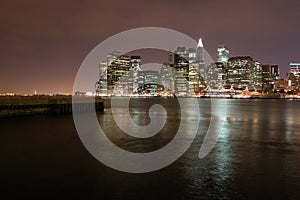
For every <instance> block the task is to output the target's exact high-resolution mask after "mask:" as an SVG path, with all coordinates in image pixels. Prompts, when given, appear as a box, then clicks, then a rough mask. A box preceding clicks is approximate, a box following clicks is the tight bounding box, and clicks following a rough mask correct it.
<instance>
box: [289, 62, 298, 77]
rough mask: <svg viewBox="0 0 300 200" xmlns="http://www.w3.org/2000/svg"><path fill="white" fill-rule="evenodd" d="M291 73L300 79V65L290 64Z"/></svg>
mask: <svg viewBox="0 0 300 200" xmlns="http://www.w3.org/2000/svg"><path fill="white" fill-rule="evenodd" d="M289 67H290V73H293V74H294V75H295V76H296V77H297V78H298V79H299V78H300V63H299V62H298V63H296V62H292V63H290V64H289Z"/></svg>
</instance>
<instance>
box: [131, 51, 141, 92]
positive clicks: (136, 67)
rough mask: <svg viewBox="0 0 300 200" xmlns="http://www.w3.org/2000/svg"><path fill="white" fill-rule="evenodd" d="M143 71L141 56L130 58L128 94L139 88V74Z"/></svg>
mask: <svg viewBox="0 0 300 200" xmlns="http://www.w3.org/2000/svg"><path fill="white" fill-rule="evenodd" d="M139 71H142V62H141V57H140V56H131V57H130V68H129V72H128V92H129V93H133V92H136V91H137V88H138V72H139Z"/></svg>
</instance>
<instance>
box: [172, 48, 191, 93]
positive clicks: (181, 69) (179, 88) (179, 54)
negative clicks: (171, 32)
mask: <svg viewBox="0 0 300 200" xmlns="http://www.w3.org/2000/svg"><path fill="white" fill-rule="evenodd" d="M188 57H189V52H188V51H187V50H186V49H185V47H178V48H177V50H176V51H175V54H174V80H175V93H176V94H177V95H179V96H186V95H187V93H188V89H189V61H188Z"/></svg>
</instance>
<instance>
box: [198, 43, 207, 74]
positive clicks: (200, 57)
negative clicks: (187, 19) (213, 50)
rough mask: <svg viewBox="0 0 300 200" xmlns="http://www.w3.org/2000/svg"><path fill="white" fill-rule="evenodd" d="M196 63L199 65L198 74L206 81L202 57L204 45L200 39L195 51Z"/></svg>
mask: <svg viewBox="0 0 300 200" xmlns="http://www.w3.org/2000/svg"><path fill="white" fill-rule="evenodd" d="M196 53H197V54H196V55H197V62H198V64H199V73H200V75H201V76H202V77H203V78H204V79H206V67H205V57H204V45H203V42H202V39H201V38H200V39H199V41H198V45H197V50H196Z"/></svg>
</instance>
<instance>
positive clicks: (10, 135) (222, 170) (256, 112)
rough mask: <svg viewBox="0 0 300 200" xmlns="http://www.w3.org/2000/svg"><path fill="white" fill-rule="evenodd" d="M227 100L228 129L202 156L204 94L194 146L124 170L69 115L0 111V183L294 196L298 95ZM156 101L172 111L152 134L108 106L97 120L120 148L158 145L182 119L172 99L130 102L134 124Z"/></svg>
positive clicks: (51, 189)
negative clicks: (161, 162) (95, 151)
mask: <svg viewBox="0 0 300 200" xmlns="http://www.w3.org/2000/svg"><path fill="white" fill-rule="evenodd" d="M226 101H227V114H226V120H225V122H224V127H223V131H222V132H221V133H220V134H219V139H218V142H217V144H216V145H215V147H214V148H213V149H212V151H211V152H210V153H209V154H208V155H207V156H206V157H204V158H203V159H199V158H198V153H199V149H200V147H201V145H202V143H203V138H204V136H205V133H206V131H207V129H208V125H209V120H210V117H211V108H210V105H211V104H210V100H209V99H199V103H200V110H201V113H200V116H201V120H200V129H199V131H198V135H197V136H196V139H195V140H194V142H193V144H192V145H191V147H190V148H189V149H188V150H187V152H186V153H185V154H184V155H183V156H182V157H181V158H179V159H178V160H177V161H175V162H174V163H173V164H171V165H170V166H168V167H166V168H163V169H161V170H159V171H155V172H151V173H145V174H129V173H124V172H119V171H116V170H113V169H110V168H108V167H106V166H104V165H103V164H101V163H99V162H98V161H97V160H95V159H94V158H93V157H92V156H91V155H90V154H89V153H88V152H87V150H86V149H85V148H84V146H83V145H82V143H81V141H80V140H79V137H78V135H77V133H76V130H75V127H74V124H73V120H72V116H69V115H67V116H31V117H16V118H2V119H0V125H1V134H0V137H1V138H0V141H1V144H0V147H1V151H0V156H1V158H2V165H1V168H0V169H1V171H0V177H1V180H2V183H1V188H2V190H3V192H4V193H5V194H8V195H10V196H12V197H15V196H18V197H20V196H22V197H24V196H34V197H53V198H54V197H58V196H59V197H65V198H67V197H68V198H71V197H82V198H86V199H99V198H117V199H118V198H125V199H131V198H150V199H153V198H159V197H160V198H176V199H199V198H209V199H212V198H214V199H229V198H239V199H253V198H276V199H278V198H281V199H282V198H285V199H286V198H291V199H296V198H297V197H298V196H299V195H300V161H299V152H300V136H299V130H300V129H299V128H300V116H299V114H298V111H299V108H300V104H299V102H298V101H288V100H259V99H258V100H245V99H243V100H238V99H228V100H226ZM153 103H161V104H162V105H165V106H166V109H167V111H168V119H167V123H166V126H165V127H164V129H163V130H162V131H161V132H160V133H159V134H157V135H155V136H153V137H151V138H148V139H143V140H141V139H135V138H132V137H129V136H128V135H126V134H124V133H123V132H122V131H121V130H120V129H119V128H118V127H117V126H116V125H115V124H114V120H113V117H112V115H111V111H110V109H109V108H108V109H106V110H105V112H104V113H103V114H100V115H98V120H99V122H100V124H101V125H102V126H103V129H105V130H106V131H107V136H108V137H109V138H110V139H111V141H113V142H114V143H115V144H116V145H118V146H120V147H121V148H124V149H127V150H132V151H136V152H148V151H153V150H155V149H159V148H161V147H163V146H164V145H166V144H167V143H168V142H170V141H171V140H172V138H173V137H174V134H176V131H177V129H178V122H179V120H180V110H179V109H178V104H177V103H176V100H174V99H171V100H169V99H167V100H159V99H153V100H148V101H145V100H143V99H133V100H132V101H131V104H130V106H131V107H130V110H131V116H132V118H133V119H134V120H135V122H136V123H137V124H147V123H149V117H148V115H147V112H145V108H148V107H149V106H150V105H151V104H153ZM146 110H147V109H146ZM124 120H126V119H124ZM190 123H193V121H191V122H190ZM186 130H187V133H188V125H186ZM111 156H112V157H113V156H114V155H111Z"/></svg>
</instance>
